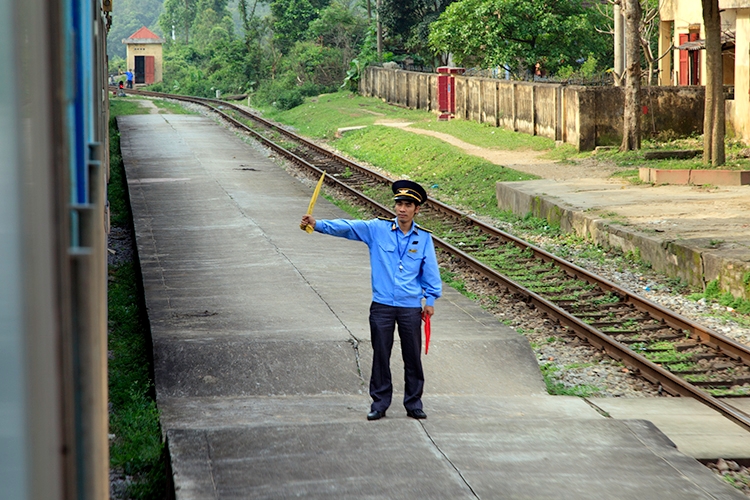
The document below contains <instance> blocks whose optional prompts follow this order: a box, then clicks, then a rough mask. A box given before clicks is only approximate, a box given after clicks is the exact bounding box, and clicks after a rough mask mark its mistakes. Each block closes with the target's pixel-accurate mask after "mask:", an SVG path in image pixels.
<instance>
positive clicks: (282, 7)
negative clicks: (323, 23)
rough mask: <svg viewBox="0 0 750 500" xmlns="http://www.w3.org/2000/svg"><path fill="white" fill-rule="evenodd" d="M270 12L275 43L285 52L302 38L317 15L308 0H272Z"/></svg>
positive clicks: (315, 9)
mask: <svg viewBox="0 0 750 500" xmlns="http://www.w3.org/2000/svg"><path fill="white" fill-rule="evenodd" d="M271 14H272V15H273V20H272V22H271V27H272V29H273V36H274V39H275V42H276V43H275V45H276V46H277V47H278V48H279V49H280V50H281V52H282V53H284V54H286V53H287V52H288V51H289V50H290V49H291V48H292V46H294V42H296V41H297V40H301V39H302V35H303V33H305V31H307V27H308V25H309V24H310V21H312V20H313V19H315V18H317V17H318V9H317V8H316V7H315V6H314V5H313V4H312V2H311V1H310V0H273V1H272V2H271Z"/></svg>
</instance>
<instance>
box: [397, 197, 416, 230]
mask: <svg viewBox="0 0 750 500" xmlns="http://www.w3.org/2000/svg"><path fill="white" fill-rule="evenodd" d="M417 213H419V205H417V204H416V203H414V202H411V201H406V200H397V201H396V216H397V217H398V221H399V222H405V223H407V224H408V223H409V222H411V221H412V220H413V219H414V216H415V215H416V214H417Z"/></svg>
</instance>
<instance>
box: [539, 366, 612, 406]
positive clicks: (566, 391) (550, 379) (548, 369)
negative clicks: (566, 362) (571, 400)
mask: <svg viewBox="0 0 750 500" xmlns="http://www.w3.org/2000/svg"><path fill="white" fill-rule="evenodd" d="M539 368H540V369H541V370H542V376H543V377H544V383H545V384H546V385H547V392H548V393H549V394H551V395H553V396H578V397H579V398H588V397H591V396H595V395H596V394H599V393H600V392H601V389H599V388H598V387H595V386H593V385H577V386H573V387H566V386H565V384H563V383H562V382H560V381H558V380H557V374H558V372H559V371H560V368H558V367H557V366H555V365H553V364H552V363H544V364H542V365H540V366H539Z"/></svg>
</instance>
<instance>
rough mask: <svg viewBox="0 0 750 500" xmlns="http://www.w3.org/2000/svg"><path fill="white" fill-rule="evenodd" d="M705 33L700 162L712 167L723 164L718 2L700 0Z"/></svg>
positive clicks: (723, 117) (722, 99) (722, 89)
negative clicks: (704, 97) (704, 98)
mask: <svg viewBox="0 0 750 500" xmlns="http://www.w3.org/2000/svg"><path fill="white" fill-rule="evenodd" d="M701 3H702V4H703V25H704V27H705V30H706V100H705V107H704V112H703V162H704V163H705V164H711V165H713V166H718V165H723V164H724V162H725V161H726V157H725V151H724V135H725V121H724V120H725V116H724V114H725V113H724V85H723V77H724V72H723V66H722V57H721V15H720V13H719V1H718V0H701Z"/></svg>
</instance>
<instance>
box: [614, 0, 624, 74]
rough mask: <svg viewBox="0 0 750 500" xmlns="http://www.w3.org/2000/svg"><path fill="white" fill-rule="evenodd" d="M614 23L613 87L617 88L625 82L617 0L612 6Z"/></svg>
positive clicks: (621, 30) (620, 17)
mask: <svg viewBox="0 0 750 500" xmlns="http://www.w3.org/2000/svg"><path fill="white" fill-rule="evenodd" d="M614 22H615V68H614V69H615V86H616V87H619V86H621V85H622V84H623V82H624V81H625V74H624V73H625V29H624V24H625V23H624V22H623V18H622V5H620V0H617V1H616V2H615V5H614Z"/></svg>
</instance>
